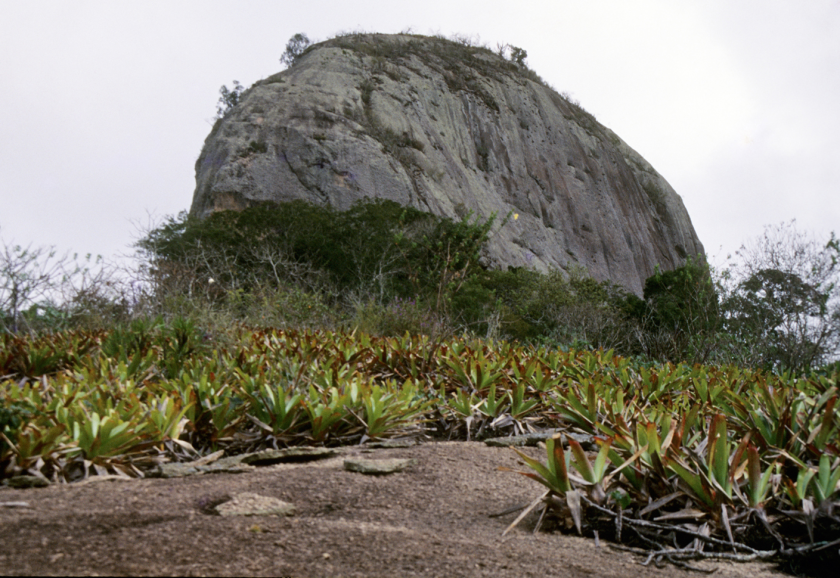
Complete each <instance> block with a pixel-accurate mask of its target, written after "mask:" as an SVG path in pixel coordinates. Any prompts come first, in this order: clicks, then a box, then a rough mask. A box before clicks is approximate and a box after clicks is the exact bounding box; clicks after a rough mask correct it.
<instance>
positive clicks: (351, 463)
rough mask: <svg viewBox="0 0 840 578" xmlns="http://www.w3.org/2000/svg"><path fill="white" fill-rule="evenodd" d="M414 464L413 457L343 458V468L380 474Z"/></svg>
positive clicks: (350, 470)
mask: <svg viewBox="0 0 840 578" xmlns="http://www.w3.org/2000/svg"><path fill="white" fill-rule="evenodd" d="M416 464H417V460H413V459H410V460H409V459H400V458H391V459H386V460H366V459H364V458H348V459H346V460H344V469H345V470H347V471H348V472H358V473H360V474H368V475H374V476H382V475H386V474H393V473H396V472H401V471H403V470H405V469H407V468H409V467H411V466H413V465H416Z"/></svg>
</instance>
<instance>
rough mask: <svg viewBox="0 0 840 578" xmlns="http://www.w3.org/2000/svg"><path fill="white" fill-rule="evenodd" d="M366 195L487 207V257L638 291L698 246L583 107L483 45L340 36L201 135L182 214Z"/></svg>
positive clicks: (432, 207)
mask: <svg viewBox="0 0 840 578" xmlns="http://www.w3.org/2000/svg"><path fill="white" fill-rule="evenodd" d="M363 197H374V198H386V199H391V200H394V201H397V202H399V203H401V204H404V205H411V206H413V207H416V208H419V209H422V210H425V211H429V212H431V213H434V214H437V215H442V216H447V217H451V218H458V217H461V216H464V215H466V214H468V213H469V212H470V211H472V212H473V213H474V214H475V215H477V216H479V217H481V218H487V217H489V216H490V215H491V214H492V213H496V214H497V215H498V216H499V218H498V219H497V226H496V227H495V229H494V232H493V233H492V238H491V241H490V243H489V246H488V252H487V254H486V255H485V258H486V260H487V262H488V264H489V265H491V266H521V267H533V268H537V269H540V270H547V269H549V268H560V269H563V270H568V269H569V268H570V267H573V266H575V265H580V266H582V267H585V268H586V269H587V270H589V272H590V274H591V275H592V276H593V277H594V278H596V279H598V280H611V281H613V282H616V283H620V284H622V285H624V286H625V287H627V288H628V289H629V290H631V291H633V292H635V293H641V290H642V287H643V284H644V280H645V279H646V278H647V277H648V276H650V275H651V274H653V271H654V268H655V267H656V266H657V265H659V266H660V267H661V268H662V269H665V270H667V269H673V268H675V267H678V266H679V265H680V264H681V263H682V262H683V261H684V259H685V258H686V257H688V256H694V255H698V254H700V255H702V254H703V252H704V251H703V246H702V244H701V243H700V241H699V239H698V238H697V234H696V233H695V231H694V227H693V226H692V224H691V220H690V219H689V216H688V213H687V211H686V209H685V206H684V205H683V203H682V200H681V199H680V197H679V195H677V193H676V192H675V191H674V190H673V189H672V188H671V186H670V185H669V184H668V183H667V182H666V181H665V179H664V178H663V177H662V176H661V175H659V173H657V172H656V171H655V170H654V169H653V167H651V166H650V164H649V163H647V162H646V161H645V160H644V159H643V158H642V157H641V156H639V154H638V153H636V152H635V151H634V150H633V149H631V148H630V147H629V146H628V145H627V144H625V143H624V141H622V140H621V139H620V138H619V137H618V136H617V135H616V134H615V133H613V132H612V131H611V130H609V129H608V128H606V127H604V126H602V125H601V124H599V123H598V122H597V121H596V120H595V118H594V117H593V116H592V115H590V114H589V113H587V112H586V111H585V110H583V109H582V108H581V107H579V106H577V105H576V104H574V103H572V102H570V101H569V100H567V99H566V98H564V97H563V96H561V95H560V94H558V93H556V92H555V91H554V90H552V89H550V88H548V87H546V86H545V85H544V84H543V83H542V82H541V81H540V79H539V77H537V76H536V75H535V74H534V73H533V72H532V71H530V70H528V69H527V68H525V67H521V66H517V65H516V64H514V63H512V62H510V61H508V60H506V59H504V58H502V57H501V56H499V55H497V54H494V53H493V52H491V51H489V50H486V49H483V48H478V47H473V46H467V45H464V44H461V43H457V42H452V41H449V40H444V39H440V38H428V37H421V36H413V35H394V36H390V35H350V36H344V37H338V38H334V39H332V40H328V41H326V42H323V43H320V44H317V45H314V46H312V47H310V48H309V49H308V50H307V51H306V52H305V53H304V54H303V55H302V56H301V57H299V58H298V60H297V62H296V63H295V65H294V66H292V67H291V68H289V69H288V70H285V71H283V72H281V73H279V74H275V75H274V76H271V77H269V78H267V79H265V80H262V81H260V82H257V83H256V84H254V85H253V86H252V87H251V88H250V89H248V90H247V91H245V92H244V93H243V95H242V98H241V100H240V103H239V104H238V105H237V106H236V107H235V108H233V109H232V110H231V111H229V112H228V114H226V115H225V117H224V118H223V119H220V120H219V121H218V122H217V123H216V125H215V126H214V127H213V130H212V132H211V133H210V135H209V136H208V137H207V140H206V141H205V144H204V148H203V150H202V152H201V156H200V157H199V159H198V161H197V163H196V190H195V195H194V197H193V203H192V209H191V211H192V214H194V215H199V216H205V215H208V214H210V213H211V212H213V211H218V210H225V209H242V208H244V207H246V206H248V205H249V204H250V203H253V202H257V201H266V200H270V201H278V202H279V201H287V200H293V199H306V200H309V201H312V202H316V203H329V204H332V205H333V206H335V207H337V208H341V209H344V208H347V207H349V206H350V205H352V204H353V202H354V201H356V200H358V199H360V198H363ZM509 213H513V214H515V215H517V218H516V219H513V218H511V219H510V220H508V221H507V222H506V223H505V224H504V225H503V226H500V225H501V223H502V220H503V218H504V217H505V216H506V215H508V214H509Z"/></svg>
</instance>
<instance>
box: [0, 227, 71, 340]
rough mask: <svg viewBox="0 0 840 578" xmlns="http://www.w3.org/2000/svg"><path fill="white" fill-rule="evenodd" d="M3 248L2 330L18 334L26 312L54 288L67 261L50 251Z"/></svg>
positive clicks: (0, 256) (0, 250)
mask: <svg viewBox="0 0 840 578" xmlns="http://www.w3.org/2000/svg"><path fill="white" fill-rule="evenodd" d="M0 244H2V247H0V330H3V331H8V332H11V333H16V332H17V331H19V330H20V323H21V321H22V313H23V311H24V310H25V309H26V308H27V307H28V306H32V305H33V304H34V303H35V300H36V299H40V298H43V297H46V296H48V294H49V292H50V290H51V289H53V288H55V286H56V281H57V277H58V276H59V275H60V274H61V273H62V271H63V264H64V261H65V259H64V258H59V259H55V250H54V249H51V248H50V249H45V248H43V247H39V248H37V249H32V247H31V246H29V247H21V246H20V245H15V244H13V243H10V244H7V243H5V242H2V243H0Z"/></svg>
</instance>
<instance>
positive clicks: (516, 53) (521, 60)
mask: <svg viewBox="0 0 840 578" xmlns="http://www.w3.org/2000/svg"><path fill="white" fill-rule="evenodd" d="M526 58H528V51H527V50H524V49H522V48H519V47H518V46H511V47H510V61H511V62H513V63H514V64H516V65H517V66H519V67H525V59H526Z"/></svg>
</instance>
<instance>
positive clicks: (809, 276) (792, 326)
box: [724, 221, 840, 373]
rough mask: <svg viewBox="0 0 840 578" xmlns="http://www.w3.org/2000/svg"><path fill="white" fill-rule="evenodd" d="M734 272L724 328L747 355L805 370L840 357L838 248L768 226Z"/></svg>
mask: <svg viewBox="0 0 840 578" xmlns="http://www.w3.org/2000/svg"><path fill="white" fill-rule="evenodd" d="M737 255H738V256H740V258H741V262H740V264H738V265H736V266H733V268H732V271H731V272H729V276H728V281H729V289H728V295H727V297H726V300H725V304H724V308H725V312H726V330H727V332H728V333H729V334H731V335H733V336H734V337H735V338H736V341H737V343H738V345H739V346H740V347H741V350H742V356H743V357H744V359H745V360H746V361H747V362H749V363H752V364H756V365H760V366H763V367H766V368H767V369H775V370H789V371H792V372H794V373H803V372H806V371H809V370H811V369H815V368H816V367H818V366H819V365H822V364H824V363H826V362H828V361H831V360H832V359H833V358H836V357H837V355H838V354H840V243H838V240H837V239H836V238H835V236H834V234H831V236H830V238H829V240H828V241H827V242H821V241H818V240H816V239H815V238H813V237H809V236H808V235H806V234H804V233H801V232H799V231H797V229H796V225H795V221H791V222H790V223H787V224H785V223H783V224H780V225H777V226H775V227H767V228H766V229H765V231H764V234H763V235H762V236H761V237H760V238H759V239H757V240H755V241H753V242H751V243H749V244H747V245H744V246H742V247H741V249H739V251H738V252H737Z"/></svg>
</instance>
